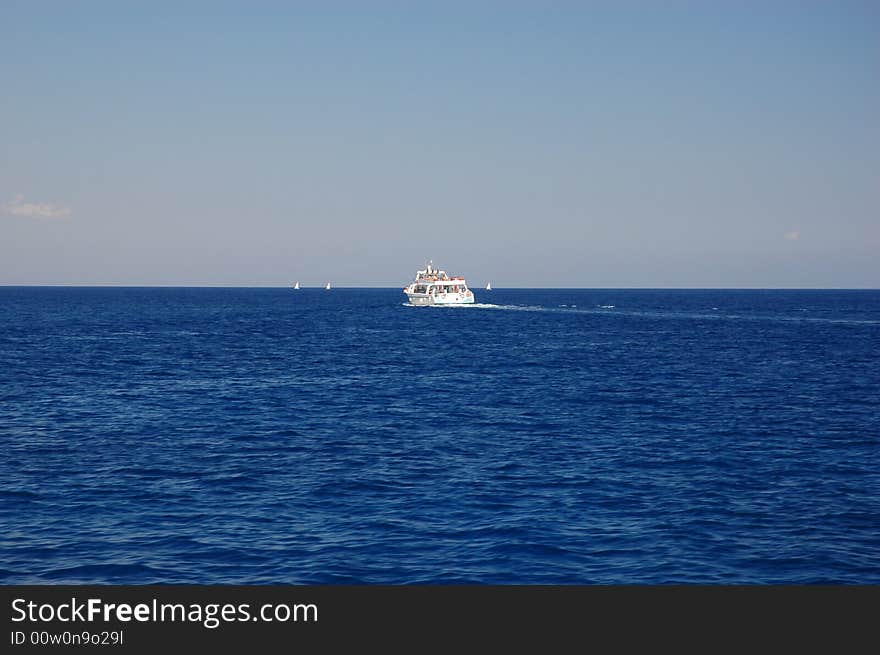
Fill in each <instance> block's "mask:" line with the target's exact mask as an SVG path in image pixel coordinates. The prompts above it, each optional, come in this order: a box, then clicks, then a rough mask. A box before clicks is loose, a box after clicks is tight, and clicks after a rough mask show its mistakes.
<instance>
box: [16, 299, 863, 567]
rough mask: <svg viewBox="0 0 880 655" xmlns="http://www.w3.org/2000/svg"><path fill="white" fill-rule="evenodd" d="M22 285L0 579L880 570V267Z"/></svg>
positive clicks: (19, 301) (17, 322)
mask: <svg viewBox="0 0 880 655" xmlns="http://www.w3.org/2000/svg"><path fill="white" fill-rule="evenodd" d="M476 293H477V300H478V302H481V303H484V304H491V306H474V307H463V308H413V307H408V306H404V305H403V301H404V299H405V298H404V296H403V294H402V293H401V291H400V289H372V290H370V289H334V290H333V291H330V292H326V291H324V290H320V289H305V290H302V291H299V292H296V291H292V290H288V289H161V288H155V289H149V288H10V287H7V288H0V446H2V453H3V456H2V460H0V580H2V582H5V583H7V584H11V583H93V582H98V583H124V584H142V583H527V584H532V583H550V584H567V583H588V584H594V583H747V584H748V583H853V584H860V583H872V584H877V583H880V393H878V392H880V292H877V291H665V290H500V289H499V290H495V291H492V292H485V291H480V290H477V292H476Z"/></svg>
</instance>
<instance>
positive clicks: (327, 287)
mask: <svg viewBox="0 0 880 655" xmlns="http://www.w3.org/2000/svg"><path fill="white" fill-rule="evenodd" d="M324 288H325V289H326V290H327V291H330V283H329V282H328V283H327V286H326V287H324Z"/></svg>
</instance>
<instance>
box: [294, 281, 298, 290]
mask: <svg viewBox="0 0 880 655" xmlns="http://www.w3.org/2000/svg"><path fill="white" fill-rule="evenodd" d="M293 288H294V289H296V290H297V291H299V280H297V281H296V282H295V283H294V284H293Z"/></svg>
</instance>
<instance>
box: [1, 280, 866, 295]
mask: <svg viewBox="0 0 880 655" xmlns="http://www.w3.org/2000/svg"><path fill="white" fill-rule="evenodd" d="M0 288H80V289H105V288H106V289H287V290H290V291H294V289H293V288H292V287H291V286H290V285H276V284H119V283H115V282H97V283H66V282H65V283H5V282H0ZM398 288H403V287H401V286H400V285H394V286H385V285H382V286H366V285H357V286H349V285H338V286H333V287H332V289H330V290H331V291H334V290H336V291H338V290H357V289H398ZM308 289H319V290H322V291H326V289H325V288H324V284H316V285H307V286H300V288H299V289H298V290H299V291H305V290H308ZM609 289H613V290H620V291H627V290H631V291H640V290H641V291H644V290H651V291H663V290H669V291H880V287H870V286H864V287H832V286H829V287H808V286H798V287H794V286H766V287H759V286H745V287H737V286H730V287H718V286H706V287H700V286H619V287H618V286H594V287H589V286H588V287H573V286H564V287H545V286H509V287H498V286H493V287H492V290H491V291H488V293H491V292H492V291H500V290H536V291H537V290H547V291H553V290H573V291H577V290H582V291H588V290H609ZM474 290H475V291H483V292H487V290H486V289H484V288H481V287H474Z"/></svg>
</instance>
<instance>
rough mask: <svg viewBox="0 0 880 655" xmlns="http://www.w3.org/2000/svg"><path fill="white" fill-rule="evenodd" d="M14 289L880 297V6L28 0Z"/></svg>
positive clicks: (1, 189)
mask: <svg viewBox="0 0 880 655" xmlns="http://www.w3.org/2000/svg"><path fill="white" fill-rule="evenodd" d="M0 30H2V38H0V89H2V92H0V93H2V102H0V284H55V283H60V284H144V285H153V284H156V285H166V284H181V285H188V284H192V285H203V284H205V285H226V284H228V285H288V284H290V283H291V282H292V281H293V280H300V282H301V284H303V285H315V286H317V285H321V284H323V283H324V282H326V281H328V280H330V281H332V282H333V283H334V285H336V286H354V285H357V286H403V285H404V284H406V283H407V282H408V281H409V280H410V279H411V277H412V275H413V273H414V272H415V270H416V269H417V268H421V267H422V266H423V265H424V263H425V261H426V259H428V258H432V259H433V260H434V262H435V263H437V264H440V265H441V266H442V267H444V268H446V269H447V270H449V271H450V272H456V273H461V274H463V275H466V276H467V277H468V279H469V280H471V281H472V282H473V283H474V285H483V284H485V282H486V281H487V280H491V281H492V284H493V286H496V287H517V286H531V287H873V288H876V287H880V3H877V2H849V1H828V2H807V1H803V0H799V1H791V2H774V1H755V2H750V1H746V0H738V1H734V0H730V1H723V0H718V1H711V2H710V1H708V0H707V1H704V2H698V1H696V0H693V1H685V0H680V1H666V2H663V1H661V0H643V1H637V0H620V1H614V2H612V1H610V0H609V1H607V2H552V1H549V0H544V1H539V0H533V1H527V0H519V1H510V2H450V1H443V2H439V1H438V2H408V3H407V2H368V1H362V2H354V1H352V2H340V1H332V0H331V1H329V2H322V3H318V2H314V3H306V2H259V1H255V2H244V1H242V2H185V1H179V0H176V1H174V2H164V1H160V0H154V1H152V2H117V1H108V2H88V1H82V2H62V1H58V2H43V1H41V0H26V1H22V2H12V1H10V0H3V1H2V2H0Z"/></svg>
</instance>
